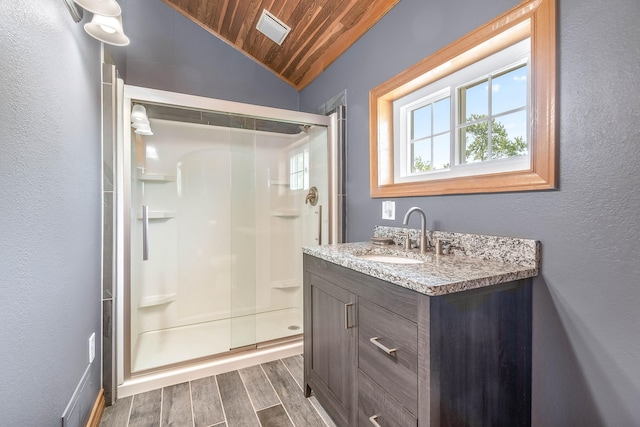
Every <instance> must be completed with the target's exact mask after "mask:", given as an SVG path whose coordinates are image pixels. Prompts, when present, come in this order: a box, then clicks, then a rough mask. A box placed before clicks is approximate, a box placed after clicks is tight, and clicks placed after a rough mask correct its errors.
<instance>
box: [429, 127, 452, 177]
mask: <svg viewBox="0 0 640 427" xmlns="http://www.w3.org/2000/svg"><path fill="white" fill-rule="evenodd" d="M450 166H451V135H450V134H449V133H446V134H444V135H440V136H436V137H435V138H433V168H434V169H449V167H450Z"/></svg>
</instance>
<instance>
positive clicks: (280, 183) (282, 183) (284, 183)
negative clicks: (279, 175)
mask: <svg viewBox="0 0 640 427" xmlns="http://www.w3.org/2000/svg"><path fill="white" fill-rule="evenodd" d="M268 184H269V186H272V185H276V186H281V187H288V186H289V181H279V180H277V179H270V180H269V182H268Z"/></svg>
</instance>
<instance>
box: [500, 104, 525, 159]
mask: <svg viewBox="0 0 640 427" xmlns="http://www.w3.org/2000/svg"><path fill="white" fill-rule="evenodd" d="M492 126H493V129H492V131H491V158H492V159H504V158H507V157H513V156H521V155H525V154H528V151H529V150H528V144H527V112H526V111H525V110H523V111H518V112H517V113H512V114H507V115H506V116H501V117H498V118H495V119H494V120H493V124H492Z"/></svg>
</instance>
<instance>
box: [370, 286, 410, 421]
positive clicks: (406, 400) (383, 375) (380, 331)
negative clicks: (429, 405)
mask: <svg viewBox="0 0 640 427" xmlns="http://www.w3.org/2000/svg"><path fill="white" fill-rule="evenodd" d="M358 323H359V325H358V326H359V329H360V331H359V334H358V335H359V338H358V366H359V368H360V369H361V370H362V371H363V372H364V373H365V374H367V375H369V377H371V378H372V379H373V380H374V381H375V382H377V383H378V384H379V385H381V386H382V387H383V388H384V390H385V391H386V392H387V393H389V394H390V395H391V396H394V397H396V398H397V400H398V401H399V402H402V404H403V406H404V407H405V408H407V409H408V410H409V411H410V412H411V413H412V414H414V415H415V414H417V407H418V398H417V395H418V374H417V372H418V355H417V353H418V348H417V347H418V326H417V325H416V324H415V323H413V322H411V321H409V320H407V319H405V318H404V317H402V316H399V315H397V314H395V313H393V312H391V311H389V310H387V309H385V308H382V307H380V306H379V305H377V304H374V303H372V302H370V301H367V300H366V299H364V298H360V299H359V303H358ZM372 338H377V339H376V340H375V341H376V342H372V341H371V339H372ZM389 350H391V351H389Z"/></svg>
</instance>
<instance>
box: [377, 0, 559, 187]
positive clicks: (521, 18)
mask: <svg viewBox="0 0 640 427" xmlns="http://www.w3.org/2000/svg"><path fill="white" fill-rule="evenodd" d="M527 37H531V71H530V72H531V109H530V120H531V168H530V169H528V170H523V171H514V172H502V173H492V174H485V175H474V176H466V177H457V178H444V179H433V180H429V181H420V182H405V183H394V174H393V151H394V150H393V102H394V101H395V100H396V99H399V98H402V97H403V96H405V95H407V94H408V93H411V92H414V91H416V90H417V89H419V88H421V87H424V86H426V85H427V84H429V83H431V82H434V81H436V80H438V79H440V78H442V77H444V76H446V75H448V74H451V73H453V72H455V71H457V70H459V69H462V68H464V67H466V66H468V65H470V64H472V63H474V62H477V61H478V60H480V59H482V58H484V57H486V56H488V55H490V54H492V53H494V52H497V51H499V50H501V49H504V48H506V47H508V46H510V45H511V44H513V43H515V42H517V41H519V40H523V39H525V38H527ZM555 97H556V13H555V0H525V1H523V2H522V3H520V4H519V5H517V6H516V7H514V8H513V9H511V10H509V11H507V12H505V13H504V14H502V15H500V16H498V17H497V18H495V19H494V20H492V21H490V22H488V23H487V24H485V25H483V26H481V27H479V28H477V29H476V30H474V31H472V32H471V33H469V34H467V35H465V36H463V37H462V38H460V39H458V40H457V41H455V42H454V43H452V44H450V45H449V46H446V47H445V48H443V49H441V50H439V51H438V52H436V53H434V54H433V55H431V56H429V57H427V58H425V59H423V60H422V61H420V62H418V63H417V64H416V65H414V66H412V67H410V68H409V69H407V70H405V71H403V72H401V73H400V74H398V75H396V76H395V77H393V78H391V79H390V80H388V81H386V82H384V83H382V84H381V85H380V86H378V87H376V88H374V89H373V90H372V91H371V92H370V93H369V119H370V121H369V125H370V129H369V132H370V146H369V151H370V156H371V157H370V186H371V187H370V188H371V197H408V196H431V195H442V194H470V193H496V192H508V191H531V190H549V189H554V188H556V179H557V171H556V156H557V154H556V152H557V147H556V113H557V110H556V100H555Z"/></svg>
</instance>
